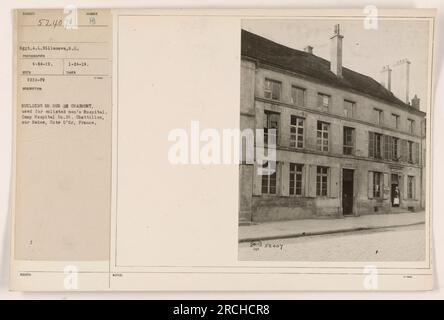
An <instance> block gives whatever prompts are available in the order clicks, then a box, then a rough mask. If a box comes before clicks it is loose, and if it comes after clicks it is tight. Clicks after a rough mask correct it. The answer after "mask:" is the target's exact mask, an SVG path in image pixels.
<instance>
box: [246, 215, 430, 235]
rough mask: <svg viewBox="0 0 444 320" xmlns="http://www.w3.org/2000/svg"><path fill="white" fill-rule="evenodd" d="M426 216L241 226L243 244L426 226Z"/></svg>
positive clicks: (340, 219) (389, 216)
mask: <svg viewBox="0 0 444 320" xmlns="http://www.w3.org/2000/svg"><path fill="white" fill-rule="evenodd" d="M424 222H425V213H424V211H421V212H415V213H413V212H407V213H398V214H375V215H364V216H360V217H346V218H338V219H304V220H290V221H276V222H263V223H260V224H256V225H249V226H239V242H250V241H259V240H272V239H283V238H296V237H303V236H314V235H322V234H330V233H340V232H351V231H361V230H371V229H380V228H388V227H400V226H410V225H416V224H423V223H424Z"/></svg>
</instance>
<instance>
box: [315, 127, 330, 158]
mask: <svg viewBox="0 0 444 320" xmlns="http://www.w3.org/2000/svg"><path fill="white" fill-rule="evenodd" d="M329 129H330V124H329V123H327V122H322V121H318V130H317V149H318V150H319V151H328V131H329Z"/></svg>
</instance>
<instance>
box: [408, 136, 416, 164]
mask: <svg viewBox="0 0 444 320" xmlns="http://www.w3.org/2000/svg"><path fill="white" fill-rule="evenodd" d="M407 143H408V151H407V152H408V153H407V161H408V162H410V163H413V154H414V153H413V142H412V141H408V142H407Z"/></svg>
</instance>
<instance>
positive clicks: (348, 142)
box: [343, 127, 355, 155]
mask: <svg viewBox="0 0 444 320" xmlns="http://www.w3.org/2000/svg"><path fill="white" fill-rule="evenodd" d="M354 132H355V129H354V128H350V127H344V137H343V146H344V150H343V151H344V154H348V155H350V154H353V149H354Z"/></svg>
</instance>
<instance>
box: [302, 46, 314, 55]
mask: <svg viewBox="0 0 444 320" xmlns="http://www.w3.org/2000/svg"><path fill="white" fill-rule="evenodd" d="M304 51H305V52H307V53H309V54H313V47H312V46H306V47H305V48H304Z"/></svg>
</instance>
